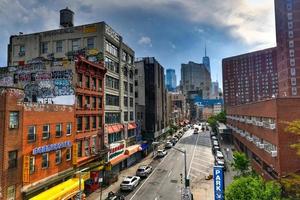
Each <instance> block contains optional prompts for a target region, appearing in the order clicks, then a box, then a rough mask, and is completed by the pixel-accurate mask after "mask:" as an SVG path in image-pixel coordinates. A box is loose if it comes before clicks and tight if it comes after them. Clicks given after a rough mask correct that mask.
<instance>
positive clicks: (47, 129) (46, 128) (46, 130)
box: [42, 124, 50, 139]
mask: <svg viewBox="0 0 300 200" xmlns="http://www.w3.org/2000/svg"><path fill="white" fill-rule="evenodd" d="M42 137H43V139H48V138H49V137H50V125H49V124H46V125H43V136H42Z"/></svg>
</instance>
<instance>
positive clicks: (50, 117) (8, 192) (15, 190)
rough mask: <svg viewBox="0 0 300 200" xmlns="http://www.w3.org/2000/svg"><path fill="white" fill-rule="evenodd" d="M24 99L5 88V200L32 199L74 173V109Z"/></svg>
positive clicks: (2, 101) (0, 101) (18, 92)
mask: <svg viewBox="0 0 300 200" xmlns="http://www.w3.org/2000/svg"><path fill="white" fill-rule="evenodd" d="M24 96H25V95H24V91H23V90H20V89H17V88H3V87H2V88H1V96H0V105H1V111H0V112H1V117H0V121H1V124H2V126H1V127H2V130H1V132H2V133H3V137H1V141H0V142H1V143H0V144H1V145H0V147H1V153H0V157H1V160H3V162H1V163H2V165H1V170H0V171H1V172H0V173H1V177H2V178H1V187H2V197H3V199H23V198H24V199H28V198H29V197H32V196H34V195H35V194H37V193H39V192H41V191H43V190H44V189H45V188H47V187H51V186H53V185H57V184H58V183H60V182H62V181H63V180H65V179H67V178H70V177H71V176H72V175H73V173H74V168H73V160H72V159H73V157H76V155H72V154H73V153H72V145H74V141H75V140H74V138H75V131H74V130H75V126H74V124H75V119H74V111H75V110H74V106H73V105H72V106H70V105H54V104H38V103H31V102H24V101H23V100H24ZM45 116H47V117H45Z"/></svg>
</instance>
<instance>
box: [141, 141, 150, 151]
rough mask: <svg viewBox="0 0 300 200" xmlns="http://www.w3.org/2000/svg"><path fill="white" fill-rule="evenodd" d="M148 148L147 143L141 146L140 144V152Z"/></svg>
mask: <svg viewBox="0 0 300 200" xmlns="http://www.w3.org/2000/svg"><path fill="white" fill-rule="evenodd" d="M148 146H149V144H148V143H143V144H141V148H142V151H144V150H145V149H147V148H148Z"/></svg>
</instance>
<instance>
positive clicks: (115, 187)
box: [86, 152, 153, 200]
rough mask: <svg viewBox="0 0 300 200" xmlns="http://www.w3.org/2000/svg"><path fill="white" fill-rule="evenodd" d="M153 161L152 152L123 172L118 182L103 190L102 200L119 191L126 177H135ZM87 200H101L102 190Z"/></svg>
mask: <svg viewBox="0 0 300 200" xmlns="http://www.w3.org/2000/svg"><path fill="white" fill-rule="evenodd" d="M152 160H153V158H152V152H151V153H150V154H149V155H148V156H147V157H145V158H144V159H143V160H141V161H140V162H137V163H135V164H134V165H133V166H131V167H129V168H127V169H125V170H123V171H121V172H120V174H119V177H118V181H117V182H115V183H113V184H111V185H110V186H109V187H107V188H105V189H103V190H102V200H104V199H105V198H106V197H107V195H108V193H109V192H110V191H113V192H118V191H119V189H120V184H121V182H122V181H123V178H124V177H125V176H132V175H135V173H136V170H137V168H138V167H139V166H140V165H148V164H150V163H151V162H152ZM86 199H87V200H99V199H100V189H98V190H96V191H95V192H93V193H92V194H90V195H89V196H88V197H87V198H86Z"/></svg>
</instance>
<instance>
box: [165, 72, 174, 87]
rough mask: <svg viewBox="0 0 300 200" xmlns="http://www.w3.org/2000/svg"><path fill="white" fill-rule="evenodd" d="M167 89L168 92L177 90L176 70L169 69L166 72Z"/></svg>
mask: <svg viewBox="0 0 300 200" xmlns="http://www.w3.org/2000/svg"><path fill="white" fill-rule="evenodd" d="M166 87H167V90H168V91H174V90H175V89H176V74H175V69H167V71H166Z"/></svg>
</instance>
